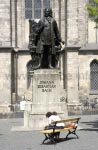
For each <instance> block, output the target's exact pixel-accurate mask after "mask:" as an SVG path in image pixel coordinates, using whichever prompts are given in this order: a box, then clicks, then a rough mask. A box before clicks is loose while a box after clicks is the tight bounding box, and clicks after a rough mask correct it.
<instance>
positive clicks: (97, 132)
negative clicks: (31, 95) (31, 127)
mask: <svg viewBox="0 0 98 150" xmlns="http://www.w3.org/2000/svg"><path fill="white" fill-rule="evenodd" d="M22 125H23V119H0V150H97V149H98V115H89V116H81V120H80V125H79V128H78V131H77V134H78V136H79V139H77V138H75V137H74V135H73V136H70V137H69V139H68V140H66V141H61V142H59V143H57V144H55V145H54V144H51V143H47V144H45V145H42V144H41V142H42V141H43V139H44V135H43V134H41V133H40V132H39V131H18V132H15V131H12V130H11V129H12V127H13V126H22ZM66 134H67V132H65V133H62V134H61V138H64V137H65V135H66Z"/></svg>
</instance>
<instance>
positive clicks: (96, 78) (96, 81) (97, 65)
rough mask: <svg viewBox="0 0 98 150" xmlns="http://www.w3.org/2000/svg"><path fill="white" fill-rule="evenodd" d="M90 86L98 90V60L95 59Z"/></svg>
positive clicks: (92, 65) (91, 68) (91, 67)
mask: <svg viewBox="0 0 98 150" xmlns="http://www.w3.org/2000/svg"><path fill="white" fill-rule="evenodd" d="M90 88H91V90H92V91H98V61H97V60H93V61H92V62H91V65H90Z"/></svg>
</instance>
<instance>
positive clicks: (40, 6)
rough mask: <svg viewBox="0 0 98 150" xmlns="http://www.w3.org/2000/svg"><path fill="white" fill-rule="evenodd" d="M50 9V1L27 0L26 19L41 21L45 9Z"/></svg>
mask: <svg viewBox="0 0 98 150" xmlns="http://www.w3.org/2000/svg"><path fill="white" fill-rule="evenodd" d="M49 7H50V0H25V18H26V19H40V18H41V17H42V16H43V10H44V8H49Z"/></svg>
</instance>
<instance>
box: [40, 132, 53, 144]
mask: <svg viewBox="0 0 98 150" xmlns="http://www.w3.org/2000/svg"><path fill="white" fill-rule="evenodd" d="M48 139H49V140H50V141H51V142H52V143H56V142H55V140H54V134H45V139H44V140H43V142H42V144H44V143H45V141H47V140H48Z"/></svg>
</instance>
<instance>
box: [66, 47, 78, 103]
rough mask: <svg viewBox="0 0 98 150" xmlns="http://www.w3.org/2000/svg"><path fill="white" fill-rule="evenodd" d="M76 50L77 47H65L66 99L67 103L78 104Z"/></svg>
mask: <svg viewBox="0 0 98 150" xmlns="http://www.w3.org/2000/svg"><path fill="white" fill-rule="evenodd" d="M78 50H79V47H77V48H76V47H75V48H73V47H67V72H66V79H67V101H68V104H69V105H71V104H78V103H79V97H78Z"/></svg>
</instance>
